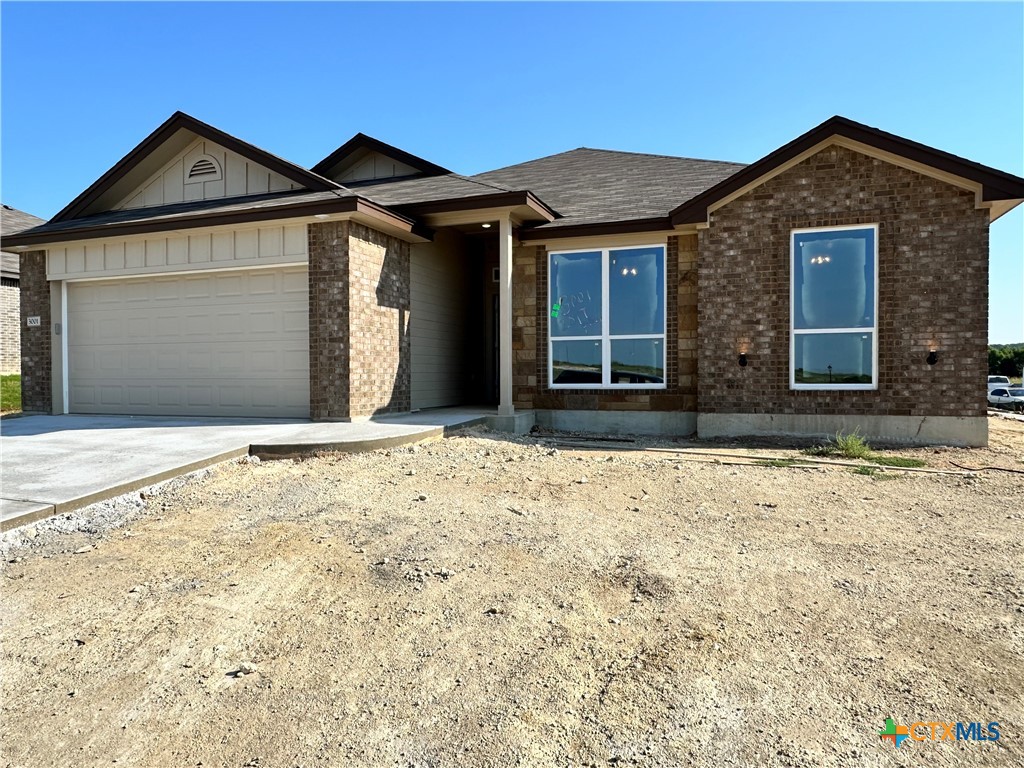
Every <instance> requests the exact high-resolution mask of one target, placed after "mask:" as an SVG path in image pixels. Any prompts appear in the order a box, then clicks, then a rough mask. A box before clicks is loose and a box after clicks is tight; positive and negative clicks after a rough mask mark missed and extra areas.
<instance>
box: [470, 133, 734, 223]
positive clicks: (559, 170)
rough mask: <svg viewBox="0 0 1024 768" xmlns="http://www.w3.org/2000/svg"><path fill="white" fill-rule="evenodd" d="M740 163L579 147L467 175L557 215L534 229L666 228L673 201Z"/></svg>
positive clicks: (730, 172) (715, 180) (714, 181)
mask: <svg viewBox="0 0 1024 768" xmlns="http://www.w3.org/2000/svg"><path fill="white" fill-rule="evenodd" d="M743 167H744V166H743V165H741V164H739V163H727V162H721V161H718V160H695V159H693V158H689V157H671V156H667V155H646V154H640V153H637V152H617V151H612V150H606V149H589V148H587V147H581V148H580V149H574V150H571V151H569V152H562V153H560V154H557V155H550V156H548V157H542V158H540V159H538V160H530V161H529V162H526V163H520V164H519V165H511V166H508V167H506V168H499V169H497V170H494V171H487V172H486V173H480V174H477V175H476V176H471V177H470V178H471V179H473V180H475V181H480V182H487V183H489V184H498V185H502V186H505V187H509V188H513V189H529V190H530V191H532V192H533V193H535V194H536V195H537V196H538V197H540V198H541V199H542V200H544V202H546V203H547V204H548V205H550V206H551V207H552V208H554V209H555V210H557V211H558V212H559V213H560V214H561V215H562V218H560V219H558V220H557V221H553V222H551V223H548V224H542V225H540V226H539V227H536V228H534V229H535V230H541V231H543V230H549V229H555V228H557V229H559V230H562V229H565V228H567V227H576V226H579V227H591V226H599V225H610V224H611V223H613V222H614V223H615V224H619V223H623V222H629V224H627V225H626V226H627V228H628V227H630V226H642V227H648V228H652V229H653V228H659V227H660V228H664V229H667V228H670V226H671V225H670V223H669V220H668V215H669V213H670V212H671V211H672V209H673V208H674V207H675V206H676V205H678V204H679V201H680V200H686V199H688V198H690V197H693V196H694V195H696V194H699V193H700V192H703V191H704V190H705V189H707V188H708V187H710V186H713V185H715V184H717V183H718V182H720V181H721V180H722V179H725V178H728V177H729V176H732V175H733V174H734V173H736V171H738V170H740V169H742V168H743Z"/></svg>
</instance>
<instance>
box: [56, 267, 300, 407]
mask: <svg viewBox="0 0 1024 768" xmlns="http://www.w3.org/2000/svg"><path fill="white" fill-rule="evenodd" d="M307 307H308V291H307V286H306V269H305V267H296V268H282V269H260V270H252V271H247V272H209V273H206V274H192V275H182V276H177V277H171V276H161V277H149V278H144V279H130V280H110V281H102V282H99V281H97V282H82V283H69V284H68V358H69V366H68V371H69V377H68V386H69V390H70V391H69V397H70V403H69V405H70V411H71V412H72V413H125V414H146V415H172V416H179V415H180V416H277V417H285V416H289V417H294V416H308V415H309V318H308V310H307Z"/></svg>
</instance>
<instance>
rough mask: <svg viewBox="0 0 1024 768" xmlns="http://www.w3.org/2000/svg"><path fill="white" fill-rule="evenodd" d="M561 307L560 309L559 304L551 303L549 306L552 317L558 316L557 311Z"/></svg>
mask: <svg viewBox="0 0 1024 768" xmlns="http://www.w3.org/2000/svg"><path fill="white" fill-rule="evenodd" d="M561 309H562V305H561V304H553V305H552V306H551V316H552V317H554V318H557V317H558V313H559V311H560V310H561Z"/></svg>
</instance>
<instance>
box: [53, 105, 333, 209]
mask: <svg viewBox="0 0 1024 768" xmlns="http://www.w3.org/2000/svg"><path fill="white" fill-rule="evenodd" d="M179 130H187V131H192V132H193V133H195V134H197V135H198V136H201V137H203V138H204V139H208V140H209V141H213V142H216V143H217V144H220V145H221V146H223V147H225V148H227V149H229V150H231V151H232V152H236V153H238V154H239V155H242V156H243V157H247V158H249V159H250V160H253V161H254V162H257V163H259V164H260V165H263V166H265V167H266V168H269V169H270V170H272V171H274V172H275V173H279V174H281V175H282V176H284V177H285V178H286V179H290V180H292V181H294V182H295V183H296V184H301V185H302V186H304V187H306V188H308V189H309V190H311V191H313V192H328V191H330V190H332V189H344V187H342V186H341V185H340V184H337V183H336V182H333V181H331V180H330V179H325V178H324V177H323V176H320V175H318V174H316V173H314V172H311V171H307V170H306V169H305V168H302V167H300V166H298V165H295V164H294V163H289V162H288V161H287V160H283V159H282V158H280V157H277V156H276V155H272V154H270V153H269V152H266V151H264V150H262V149H260V148H259V147H255V146H253V145H252V144H249V143H248V142H246V141H242V140H241V139H238V138H235V137H234V136H232V135H230V134H228V133H224V131H222V130H220V129H218V128H214V127H213V126H212V125H209V124H207V123H204V122H202V121H201V120H197V119H196V118H194V117H192V116H191V115H186V114H185V113H184V112H175V113H174V114H173V115H171V116H170V117H169V118H168V119H167V120H166V121H164V123H163V124H162V125H161V126H160V127H159V128H157V129H156V130H155V131H153V132H152V133H151V134H149V136H147V137H146V138H145V139H143V140H142V141H141V142H140V143H139V144H138V146H136V147H135V149H133V150H132V151H131V152H129V153H128V154H127V155H125V156H124V157H122V158H121V159H120V160H119V161H118V162H117V163H116V164H115V165H114V167H113V168H111V169H110V170H109V171H107V172H106V173H104V174H103V175H102V176H100V178H99V179H97V180H96V181H95V182H94V183H93V184H92V185H91V186H90V187H89V188H88V189H86V190H85V191H84V192H83V193H82V194H80V195H79V196H78V197H76V198H75V199H74V200H72V201H71V202H70V203H68V205H67V206H65V207H64V208H63V209H62V210H61V211H60V212H58V213H57V215H56V216H54V217H53V218H52V219H51V221H67V220H69V219H74V218H76V217H77V216H79V215H81V213H82V212H83V211H84V210H85V209H86V208H88V207H89V205H91V204H92V203H93V202H95V201H96V200H97V199H98V198H99V197H100V196H101V195H102V194H103V193H105V192H106V191H107V190H108V189H110V187H112V186H113V185H114V184H116V183H117V182H118V181H120V180H121V179H122V178H124V177H125V176H126V175H127V174H128V173H130V172H131V171H132V169H134V168H135V167H136V166H137V165H138V164H139V163H140V162H141V161H142V159H143V158H145V157H147V156H148V155H149V154H151V153H152V152H154V151H155V150H156V149H157V148H158V147H159V146H160V145H161V144H163V143H164V142H165V141H167V140H168V139H169V138H171V136H173V135H174V134H175V133H176V132H178V131H179Z"/></svg>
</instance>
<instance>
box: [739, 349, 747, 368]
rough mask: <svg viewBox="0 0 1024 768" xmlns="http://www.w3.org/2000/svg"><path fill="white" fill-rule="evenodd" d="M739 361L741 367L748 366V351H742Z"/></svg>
mask: <svg viewBox="0 0 1024 768" xmlns="http://www.w3.org/2000/svg"><path fill="white" fill-rule="evenodd" d="M739 363H740V368H746V367H747V353H746V352H740V359H739Z"/></svg>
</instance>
